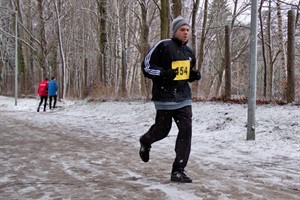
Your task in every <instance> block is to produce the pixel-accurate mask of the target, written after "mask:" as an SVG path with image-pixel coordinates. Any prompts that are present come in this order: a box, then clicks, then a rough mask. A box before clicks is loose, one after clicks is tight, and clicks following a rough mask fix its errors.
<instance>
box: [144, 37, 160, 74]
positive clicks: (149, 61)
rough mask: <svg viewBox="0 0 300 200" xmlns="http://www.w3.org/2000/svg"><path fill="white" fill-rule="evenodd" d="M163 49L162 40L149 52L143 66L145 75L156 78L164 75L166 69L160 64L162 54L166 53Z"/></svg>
mask: <svg viewBox="0 0 300 200" xmlns="http://www.w3.org/2000/svg"><path fill="white" fill-rule="evenodd" d="M163 51H164V48H163V45H162V41H160V42H159V43H158V44H156V45H155V46H154V47H153V48H152V49H151V50H150V51H149V52H148V53H147V55H146V56H145V59H144V61H143V62H142V66H141V67H142V71H143V74H144V76H145V77H147V78H150V79H154V78H157V77H160V76H161V75H162V71H163V70H164V69H163V66H160V65H161V64H162V59H163V58H161V56H162V55H164V53H163Z"/></svg>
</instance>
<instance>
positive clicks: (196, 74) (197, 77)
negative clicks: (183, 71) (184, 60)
mask: <svg viewBox="0 0 300 200" xmlns="http://www.w3.org/2000/svg"><path fill="white" fill-rule="evenodd" d="M200 78H201V73H200V72H199V71H198V70H192V71H191V72H190V78H189V80H188V81H189V82H193V81H198V80H200Z"/></svg>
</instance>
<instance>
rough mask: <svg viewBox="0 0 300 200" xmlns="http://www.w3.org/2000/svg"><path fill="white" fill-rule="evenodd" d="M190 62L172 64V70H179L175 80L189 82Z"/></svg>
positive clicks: (181, 61)
mask: <svg viewBox="0 0 300 200" xmlns="http://www.w3.org/2000/svg"><path fill="white" fill-rule="evenodd" d="M190 65H191V62H190V61H189V60H177V61H173V62H172V69H178V73H177V75H176V77H175V78H174V80H188V79H189V78H190Z"/></svg>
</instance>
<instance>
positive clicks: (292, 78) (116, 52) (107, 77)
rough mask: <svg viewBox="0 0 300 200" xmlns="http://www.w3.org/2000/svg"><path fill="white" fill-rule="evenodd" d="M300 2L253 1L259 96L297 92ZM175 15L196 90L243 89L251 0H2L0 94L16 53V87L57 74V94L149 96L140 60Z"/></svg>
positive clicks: (203, 95) (236, 93) (270, 98)
mask: <svg viewBox="0 0 300 200" xmlns="http://www.w3.org/2000/svg"><path fill="white" fill-rule="evenodd" d="M299 5H300V1H296V0H294V1H292V0H290V1H280V0H261V1H258V35H257V36H258V45H257V47H258V57H257V58H258V61H257V99H258V100H261V101H263V102H280V103H289V102H300V54H299V48H297V47H298V46H299V43H300V40H299V39H300V38H299ZM178 15H182V16H183V17H185V18H187V19H188V20H189V21H190V24H191V31H192V32H191V39H190V41H189V45H190V46H191V47H192V48H193V49H194V51H195V53H196V56H197V69H199V70H200V71H201V74H202V79H201V80H200V81H199V82H198V83H193V85H192V88H193V97H194V98H195V99H196V100H216V99H221V100H238V101H243V100H245V99H247V93H248V85H249V83H248V77H249V63H250V62H249V60H250V16H251V0H201V1H200V0H187V1H180V0H124V1H121V0H26V1H24V0H23V1H22V0H1V1H0V73H1V76H0V95H8V96H12V95H14V92H15V83H16V82H15V78H16V77H15V75H16V73H15V63H16V61H17V65H18V71H17V72H18V73H17V74H18V75H17V80H18V84H17V88H18V89H17V91H18V94H17V95H18V96H19V97H35V96H36V93H37V92H36V91H37V85H38V83H39V82H40V81H41V80H42V79H44V78H45V77H48V78H50V77H52V76H55V77H56V79H57V81H58V83H59V95H58V96H59V98H61V99H63V98H76V99H83V98H90V99H94V100H107V99H111V100H120V99H130V100H135V99H149V98H150V97H151V96H150V90H151V81H149V80H147V79H145V78H144V77H143V75H142V73H141V69H140V65H141V62H142V60H143V58H144V56H145V54H146V53H147V52H148V51H149V49H150V48H151V46H153V45H154V44H155V43H156V42H158V41H159V40H160V39H163V38H169V37H171V34H170V24H171V21H172V19H174V18H175V17H176V16H178ZM16 19H17V39H18V43H17V44H18V45H17V48H16V47H15V44H16V43H15V35H16V31H15V27H16ZM16 50H17V52H18V53H17V54H15V51H16ZM15 55H17V59H16V58H15Z"/></svg>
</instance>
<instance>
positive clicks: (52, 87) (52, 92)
mask: <svg viewBox="0 0 300 200" xmlns="http://www.w3.org/2000/svg"><path fill="white" fill-rule="evenodd" d="M57 90H58V84H57V82H56V81H55V77H54V76H53V77H52V78H51V80H50V81H49V83H48V95H49V100H50V101H49V108H50V109H52V108H55V107H56V101H57ZM52 99H54V101H53V107H52Z"/></svg>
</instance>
